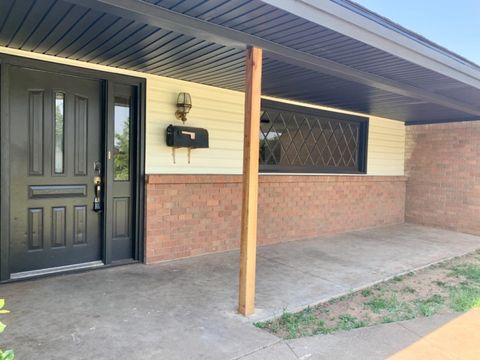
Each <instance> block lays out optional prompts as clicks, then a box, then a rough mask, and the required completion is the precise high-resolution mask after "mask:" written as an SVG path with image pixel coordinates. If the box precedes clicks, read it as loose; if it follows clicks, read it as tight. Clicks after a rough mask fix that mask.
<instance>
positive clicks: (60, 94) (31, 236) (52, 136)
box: [9, 66, 104, 273]
mask: <svg viewBox="0 0 480 360" xmlns="http://www.w3.org/2000/svg"><path fill="white" fill-rule="evenodd" d="M10 79H12V81H11V86H10V96H9V99H10V141H11V148H10V149H11V150H10V162H11V171H10V181H11V196H10V202H11V211H10V216H11V228H10V233H11V236H10V270H11V272H12V273H16V272H23V271H30V270H37V269H44V268H50V267H57V266H64V265H71V264H78V263H84V262H90V261H96V260H100V259H101V258H102V251H101V249H102V247H101V245H102V213H100V212H94V211H93V209H92V205H93V200H94V184H93V177H94V176H95V175H97V174H96V173H95V171H94V163H95V162H101V161H102V160H103V159H104V156H103V151H102V149H103V146H102V136H103V133H102V129H103V125H102V116H101V104H100V99H101V84H100V82H99V81H97V80H91V79H85V78H80V77H75V76H69V75H60V74H53V73H49V72H43V71H38V70H32V69H26V68H21V67H15V66H12V67H11V69H10Z"/></svg>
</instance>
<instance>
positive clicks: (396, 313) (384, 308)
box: [364, 295, 415, 321]
mask: <svg viewBox="0 0 480 360" xmlns="http://www.w3.org/2000/svg"><path fill="white" fill-rule="evenodd" d="M364 305H365V306H367V307H369V308H370V310H372V311H373V312H374V313H376V314H379V313H382V312H386V313H387V314H388V315H386V316H389V317H391V318H392V319H393V320H395V321H400V320H408V319H413V318H414V317H415V309H414V308H413V306H412V305H411V304H409V303H408V302H404V301H399V300H398V298H397V297H396V296H395V295H392V296H390V297H389V298H386V297H376V298H373V299H371V300H369V301H367V302H365V303H364Z"/></svg>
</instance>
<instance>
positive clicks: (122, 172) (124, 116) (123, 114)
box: [113, 97, 131, 181]
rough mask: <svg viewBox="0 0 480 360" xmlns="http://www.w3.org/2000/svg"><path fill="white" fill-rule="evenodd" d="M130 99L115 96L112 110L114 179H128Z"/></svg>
mask: <svg viewBox="0 0 480 360" xmlns="http://www.w3.org/2000/svg"><path fill="white" fill-rule="evenodd" d="M130 110H131V109H130V99H129V98H127V99H126V98H120V97H116V98H115V111H114V132H115V139H114V151H113V173H114V180H116V181H128V180H129V179H130Z"/></svg>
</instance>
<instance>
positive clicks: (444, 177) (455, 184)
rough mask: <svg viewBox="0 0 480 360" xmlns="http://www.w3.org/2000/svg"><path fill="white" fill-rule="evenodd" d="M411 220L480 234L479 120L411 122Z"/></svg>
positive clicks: (408, 218)
mask: <svg viewBox="0 0 480 360" xmlns="http://www.w3.org/2000/svg"><path fill="white" fill-rule="evenodd" d="M405 170H406V175H407V176H408V182H407V197H406V221H407V222H412V223H418V224H423V225H430V226H436V227H441V228H446V229H450V230H455V231H461V232H467V233H471V234H476V235H480V121H471V122H457V123H447V124H435V125H433V124H432V125H415V126H408V127H407V133H406V154H405Z"/></svg>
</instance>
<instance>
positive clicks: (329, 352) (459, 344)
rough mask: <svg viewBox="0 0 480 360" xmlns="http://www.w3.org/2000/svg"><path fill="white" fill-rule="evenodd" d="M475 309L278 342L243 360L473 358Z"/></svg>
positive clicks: (479, 314)
mask: <svg viewBox="0 0 480 360" xmlns="http://www.w3.org/2000/svg"><path fill="white" fill-rule="evenodd" d="M479 326H480V310H472V311H471V312H469V313H466V314H463V315H460V314H449V315H438V316H433V317H430V318H419V319H414V320H408V321H402V322H398V323H391V324H384V325H377V326H372V327H367V328H362V329H356V330H351V331H348V332H340V333H336V334H333V335H319V336H313V337H305V338H301V339H295V340H287V341H280V342H278V343H276V344H274V345H271V346H269V347H267V348H264V349H261V350H259V351H256V352H255V353H253V354H249V355H247V356H244V357H242V358H241V359H242V360H299V359H302V360H307V359H308V360H324V359H336V360H358V359H368V360H376V359H378V360H381V359H387V358H389V359H391V360H413V359H415V360H431V359H436V360H477V359H480V347H479V344H480V333H479V332H478V328H479Z"/></svg>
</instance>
